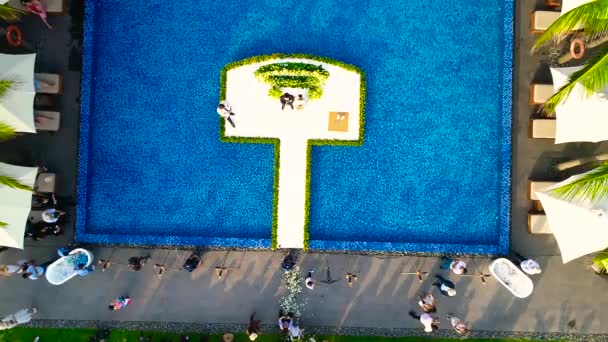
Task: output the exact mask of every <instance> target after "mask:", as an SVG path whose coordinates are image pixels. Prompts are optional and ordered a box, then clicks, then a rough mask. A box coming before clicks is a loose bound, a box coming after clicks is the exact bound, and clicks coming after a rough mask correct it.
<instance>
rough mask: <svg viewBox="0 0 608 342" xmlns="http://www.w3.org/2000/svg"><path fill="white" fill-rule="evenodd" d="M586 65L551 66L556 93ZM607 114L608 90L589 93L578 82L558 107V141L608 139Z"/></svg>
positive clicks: (558, 142)
mask: <svg viewBox="0 0 608 342" xmlns="http://www.w3.org/2000/svg"><path fill="white" fill-rule="evenodd" d="M582 68H583V67H582V66H577V67H569V68H551V76H552V77H553V90H554V92H557V91H558V90H559V89H560V88H561V87H562V86H564V84H566V83H567V82H568V79H569V78H570V75H572V74H573V73H574V72H576V71H578V70H580V69H582ZM607 86H608V84H607ZM607 114H608V89H604V91H602V92H600V93H594V94H592V95H590V96H587V94H586V90H585V89H584V88H583V86H581V85H580V84H577V85H575V86H574V89H573V90H572V92H571V93H570V96H568V98H566V99H565V100H564V101H562V103H560V104H559V105H557V107H555V116H556V120H557V121H556V123H555V124H556V132H555V143H556V144H561V143H566V142H574V141H590V142H598V141H603V140H608V115H607Z"/></svg>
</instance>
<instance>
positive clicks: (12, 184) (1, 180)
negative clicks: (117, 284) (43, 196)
mask: <svg viewBox="0 0 608 342" xmlns="http://www.w3.org/2000/svg"><path fill="white" fill-rule="evenodd" d="M0 184H2V185H4V186H8V187H9V188H13V189H21V190H26V191H32V190H33V189H32V187H31V186H28V185H25V184H21V183H19V181H18V180H16V179H15V178H13V177H9V176H2V175H0Z"/></svg>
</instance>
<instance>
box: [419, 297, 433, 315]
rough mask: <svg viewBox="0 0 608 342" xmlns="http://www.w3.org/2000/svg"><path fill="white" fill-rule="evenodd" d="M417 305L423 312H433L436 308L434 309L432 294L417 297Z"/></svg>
mask: <svg viewBox="0 0 608 342" xmlns="http://www.w3.org/2000/svg"><path fill="white" fill-rule="evenodd" d="M418 299H420V300H419V301H418V305H419V306H420V307H421V308H422V311H424V312H435V311H437V308H436V307H435V297H433V295H432V294H430V293H427V294H426V295H425V296H419V297H418Z"/></svg>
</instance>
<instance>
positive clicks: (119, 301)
mask: <svg viewBox="0 0 608 342" xmlns="http://www.w3.org/2000/svg"><path fill="white" fill-rule="evenodd" d="M129 304H131V297H129V296H119V297H117V298H116V299H114V300H112V302H111V303H110V305H109V306H108V309H109V310H111V311H118V310H120V309H124V308H126V307H127V306H128V305H129Z"/></svg>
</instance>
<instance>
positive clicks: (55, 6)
mask: <svg viewBox="0 0 608 342" xmlns="http://www.w3.org/2000/svg"><path fill="white" fill-rule="evenodd" d="M42 1H43V2H44V3H45V4H46V11H47V12H48V13H63V12H64V11H65V0H42ZM7 5H9V6H10V7H12V8H17V9H20V10H25V7H24V6H23V5H22V4H21V1H20V0H9V2H8V3H7Z"/></svg>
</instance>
